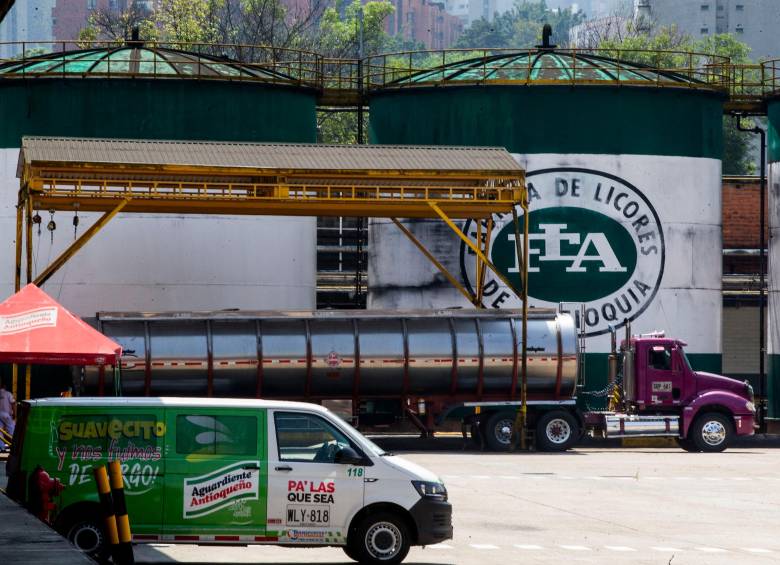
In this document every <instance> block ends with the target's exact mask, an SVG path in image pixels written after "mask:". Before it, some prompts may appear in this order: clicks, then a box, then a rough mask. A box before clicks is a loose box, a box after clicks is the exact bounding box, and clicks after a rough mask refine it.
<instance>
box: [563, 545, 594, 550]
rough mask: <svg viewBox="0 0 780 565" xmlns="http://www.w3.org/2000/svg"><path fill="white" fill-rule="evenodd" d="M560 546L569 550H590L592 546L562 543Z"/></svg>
mask: <svg viewBox="0 0 780 565" xmlns="http://www.w3.org/2000/svg"><path fill="white" fill-rule="evenodd" d="M560 547H562V548H563V549H568V550H569V551H590V548H589V547H585V546H584V545H561V546H560Z"/></svg>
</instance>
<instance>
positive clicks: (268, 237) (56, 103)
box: [0, 42, 317, 315]
mask: <svg viewBox="0 0 780 565" xmlns="http://www.w3.org/2000/svg"><path fill="white" fill-rule="evenodd" d="M20 49H21V45H20ZM226 49H228V48H226ZM25 55H27V56H20V58H19V60H8V61H5V62H4V63H3V64H1V65H0V178H1V179H2V181H3V183H4V186H5V187H6V193H5V196H4V197H3V199H2V211H1V212H0V233H5V234H6V235H7V237H8V238H9V240H10V239H11V237H13V236H12V235H11V234H13V233H15V227H14V226H15V209H14V207H15V204H16V190H18V186H19V181H18V179H17V178H16V165H17V160H18V154H19V147H20V140H21V138H22V136H25V135H38V136H68V137H102V138H132V139H172V140H208V141H225V142H229V141H244V142H249V141H258V142H315V141H316V127H317V126H316V123H317V122H316V109H315V106H316V96H317V90H316V88H315V87H314V86H312V85H314V83H315V81H313V80H311V81H309V80H308V79H310V78H311V77H312V76H313V75H312V69H315V68H316V66H315V64H314V62H315V61H316V56H314V55H311V54H306V53H298V52H295V53H294V56H291V57H285V56H284V55H280V56H279V57H280V59H282V60H291V61H294V62H293V63H291V64H289V65H286V66H284V67H282V66H280V65H278V64H274V63H256V64H247V63H240V62H238V61H235V60H231V59H229V58H227V57H226V56H212V55H204V54H199V53H194V52H187V51H181V50H176V49H170V48H166V47H163V46H154V45H146V44H143V43H141V42H130V43H129V44H127V45H121V46H116V45H114V46H110V47H104V48H89V49H81V50H75V51H64V52H57V53H52V54H46V55H34V56H31V55H30V54H29V53H25ZM36 212H37V213H38V214H39V215H40V216H42V219H43V222H42V223H43V225H44V226H45V225H46V224H47V223H48V221H49V219H50V214H49V212H48V211H46V210H37V211H36ZM75 213H76V211H75V210H74V213H73V214H70V213H64V212H58V213H57V214H55V215H54V216H55V217H54V219H55V222H56V224H57V225H58V226H59V227H58V229H57V230H56V231H54V232H53V234H52V236H51V237H50V235H49V233H47V231H46V230H45V229H44V230H43V233H42V234H40V236H37V235H36V236H34V250H33V251H34V255H35V257H36V270H41V269H43V268H44V267H45V266H46V264H47V262H48V260H50V259H53V258H54V257H57V255H58V254H59V253H60V251H61V250H62V249H63V248H64V247H65V245H66V244H68V243H69V242H70V241H72V239H73V237H74V232H73V228H72V226H71V217H72V216H73V215H75ZM80 216H81V223H80V225H81V226H82V227H81V228H79V233H80V232H82V231H83V229H85V228H86V227H87V226H88V225H89V224H90V223H91V221H92V220H91V215H90V214H81V215H80ZM315 230H316V225H315V219H314V218H279V217H276V218H274V217H266V218H252V217H226V216H179V215H175V214H170V215H166V216H142V215H127V216H122V215H121V214H120V216H119V217H118V218H116V219H115V220H113V221H112V222H111V223H109V224H108V226H107V227H106V228H105V229H104V230H103V231H101V233H100V234H99V235H98V236H97V237H96V238H95V239H94V240H93V241H91V242H90V243H89V244H88V245H87V246H86V247H85V248H84V249H83V250H81V251H80V252H79V253H78V254H77V255H76V256H75V257H74V258H73V259H72V260H71V261H70V262H69V263H68V264H67V265H66V266H65V267H64V268H63V269H61V270H60V271H59V272H58V274H57V275H55V277H54V278H52V279H51V280H50V281H49V282H48V283H47V285H46V288H47V289H48V290H50V291H52V289H53V291H54V293H55V294H54V295H55V296H58V297H59V298H60V300H61V301H62V302H63V304H64V305H65V306H66V307H69V308H70V309H71V310H74V311H75V312H76V313H78V314H81V315H94V314H95V312H96V311H98V310H134V311H137V310H208V309H222V308H245V309H268V308H285V309H297V308H314V307H315V304H316V303H315V289H316V272H315V269H316V259H315V253H316V233H315ZM269 241H273V242H274V244H273V245H264V244H263V242H269ZM13 254H14V250H13V245H9V246H6V248H5V251H3V253H2V254H0V265H6V267H7V268H5V269H0V272H2V273H3V275H2V276H0V295H2V296H3V297H6V296H8V295H9V294H11V293H12V292H13V268H12V265H13V263H14V257H13ZM268 265H273V269H269V268H268Z"/></svg>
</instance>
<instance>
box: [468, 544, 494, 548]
mask: <svg viewBox="0 0 780 565" xmlns="http://www.w3.org/2000/svg"><path fill="white" fill-rule="evenodd" d="M470 545H471V547H473V548H474V549H498V546H497V545H492V544H489V543H472V544H470Z"/></svg>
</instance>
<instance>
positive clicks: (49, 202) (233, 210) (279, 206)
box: [33, 194, 513, 219]
mask: <svg viewBox="0 0 780 565" xmlns="http://www.w3.org/2000/svg"><path fill="white" fill-rule="evenodd" d="M121 202H124V198H122V197H120V196H116V197H106V198H94V197H88V196H85V197H56V196H49V195H46V194H36V195H35V196H34V197H33V205H34V207H35V208H36V209H43V210H57V211H72V210H73V205H74V204H78V205H79V211H80V212H108V211H111V210H112V209H113V208H115V207H116V206H117V205H118V204H119V203H121ZM427 202H428V201H424V200H419V201H411V200H409V201H404V200H401V199H398V200H388V201H383V200H372V199H335V198H334V199H331V200H323V199H316V198H310V199H295V200H293V199H281V198H280V199H274V198H256V199H251V200H249V199H248V200H220V199H213V200H207V199H203V200H187V199H183V198H182V199H162V198H159V199H149V198H147V199H144V198H136V197H133V198H132V199H131V200H130V203H129V204H127V206H126V208H125V210H124V212H125V213H144V214H168V213H174V214H229V215H259V216H335V217H338V216H363V217H369V218H371V217H374V218H429V219H435V218H438V216H437V215H436V214H434V213H432V211H431V208H430V207H429V206H428V203H427ZM437 204H438V206H439V207H440V208H441V209H442V210H446V212H447V214H448V215H449V216H450V217H453V218H464V219H466V218H486V217H488V216H490V215H492V214H494V213H498V212H504V213H509V212H510V211H511V209H512V205H513V203H512V202H511V201H508V200H480V201H471V200H466V199H453V200H438V201H437Z"/></svg>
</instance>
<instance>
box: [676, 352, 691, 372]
mask: <svg viewBox="0 0 780 565" xmlns="http://www.w3.org/2000/svg"><path fill="white" fill-rule="evenodd" d="M677 349H678V351H679V352H680V357H682V360H683V362H684V363H685V366H686V367H688V369H689V370H691V371H693V367H691V362H690V361H688V356H687V355H686V354H685V350H684V349H683V348H682V347H678V348H677Z"/></svg>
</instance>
